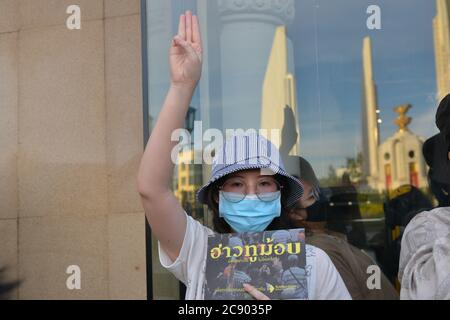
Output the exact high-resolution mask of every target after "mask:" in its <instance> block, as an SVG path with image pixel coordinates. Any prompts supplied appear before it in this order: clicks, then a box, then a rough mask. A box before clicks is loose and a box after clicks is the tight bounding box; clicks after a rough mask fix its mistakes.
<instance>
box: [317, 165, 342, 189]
mask: <svg viewBox="0 0 450 320" xmlns="http://www.w3.org/2000/svg"><path fill="white" fill-rule="evenodd" d="M319 183H320V185H321V186H323V187H335V186H338V185H340V184H341V179H340V178H339V177H338V176H337V174H336V169H335V168H334V167H333V166H332V165H330V166H329V167H328V176H327V177H325V178H320V179H319Z"/></svg>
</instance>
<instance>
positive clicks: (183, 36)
mask: <svg viewBox="0 0 450 320" xmlns="http://www.w3.org/2000/svg"><path fill="white" fill-rule="evenodd" d="M178 35H179V36H180V38H181V39H183V40H186V16H185V15H184V14H182V15H180V22H179V23H178Z"/></svg>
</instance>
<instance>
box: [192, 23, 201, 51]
mask: <svg viewBox="0 0 450 320" xmlns="http://www.w3.org/2000/svg"><path fill="white" fill-rule="evenodd" d="M192 41H193V42H194V43H198V44H200V47H201V46H202V37H201V35H200V24H199V23H198V17H197V16H195V15H194V16H193V17H192Z"/></svg>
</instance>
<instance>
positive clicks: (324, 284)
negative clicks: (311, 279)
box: [314, 247, 352, 300]
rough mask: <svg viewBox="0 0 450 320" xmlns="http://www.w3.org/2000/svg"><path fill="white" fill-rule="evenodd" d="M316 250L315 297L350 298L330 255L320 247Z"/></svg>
mask: <svg viewBox="0 0 450 320" xmlns="http://www.w3.org/2000/svg"><path fill="white" fill-rule="evenodd" d="M315 250H316V268H317V270H316V272H317V273H316V279H315V288H314V290H315V295H314V296H315V299H317V300H351V299H352V298H351V296H350V293H349V292H348V290H347V287H346V286H345V284H344V281H343V280H342V278H341V275H340V274H339V272H338V271H337V269H336V267H335V266H334V264H333V262H331V259H330V257H328V255H327V254H326V253H325V252H324V251H323V250H321V249H319V248H317V247H316V248H315Z"/></svg>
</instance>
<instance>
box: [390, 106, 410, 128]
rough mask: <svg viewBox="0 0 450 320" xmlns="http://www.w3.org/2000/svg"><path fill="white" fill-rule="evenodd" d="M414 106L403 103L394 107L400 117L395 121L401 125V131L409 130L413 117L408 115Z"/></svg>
mask: <svg viewBox="0 0 450 320" xmlns="http://www.w3.org/2000/svg"><path fill="white" fill-rule="evenodd" d="M411 108H412V105H410V104H402V105H400V106H398V107H395V108H394V111H395V112H397V113H398V118H397V119H395V121H394V123H395V124H396V125H398V126H399V128H400V132H403V131H408V125H409V124H410V123H411V121H412V118H411V117H408V116H406V114H407V113H408V111H409V109H411Z"/></svg>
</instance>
